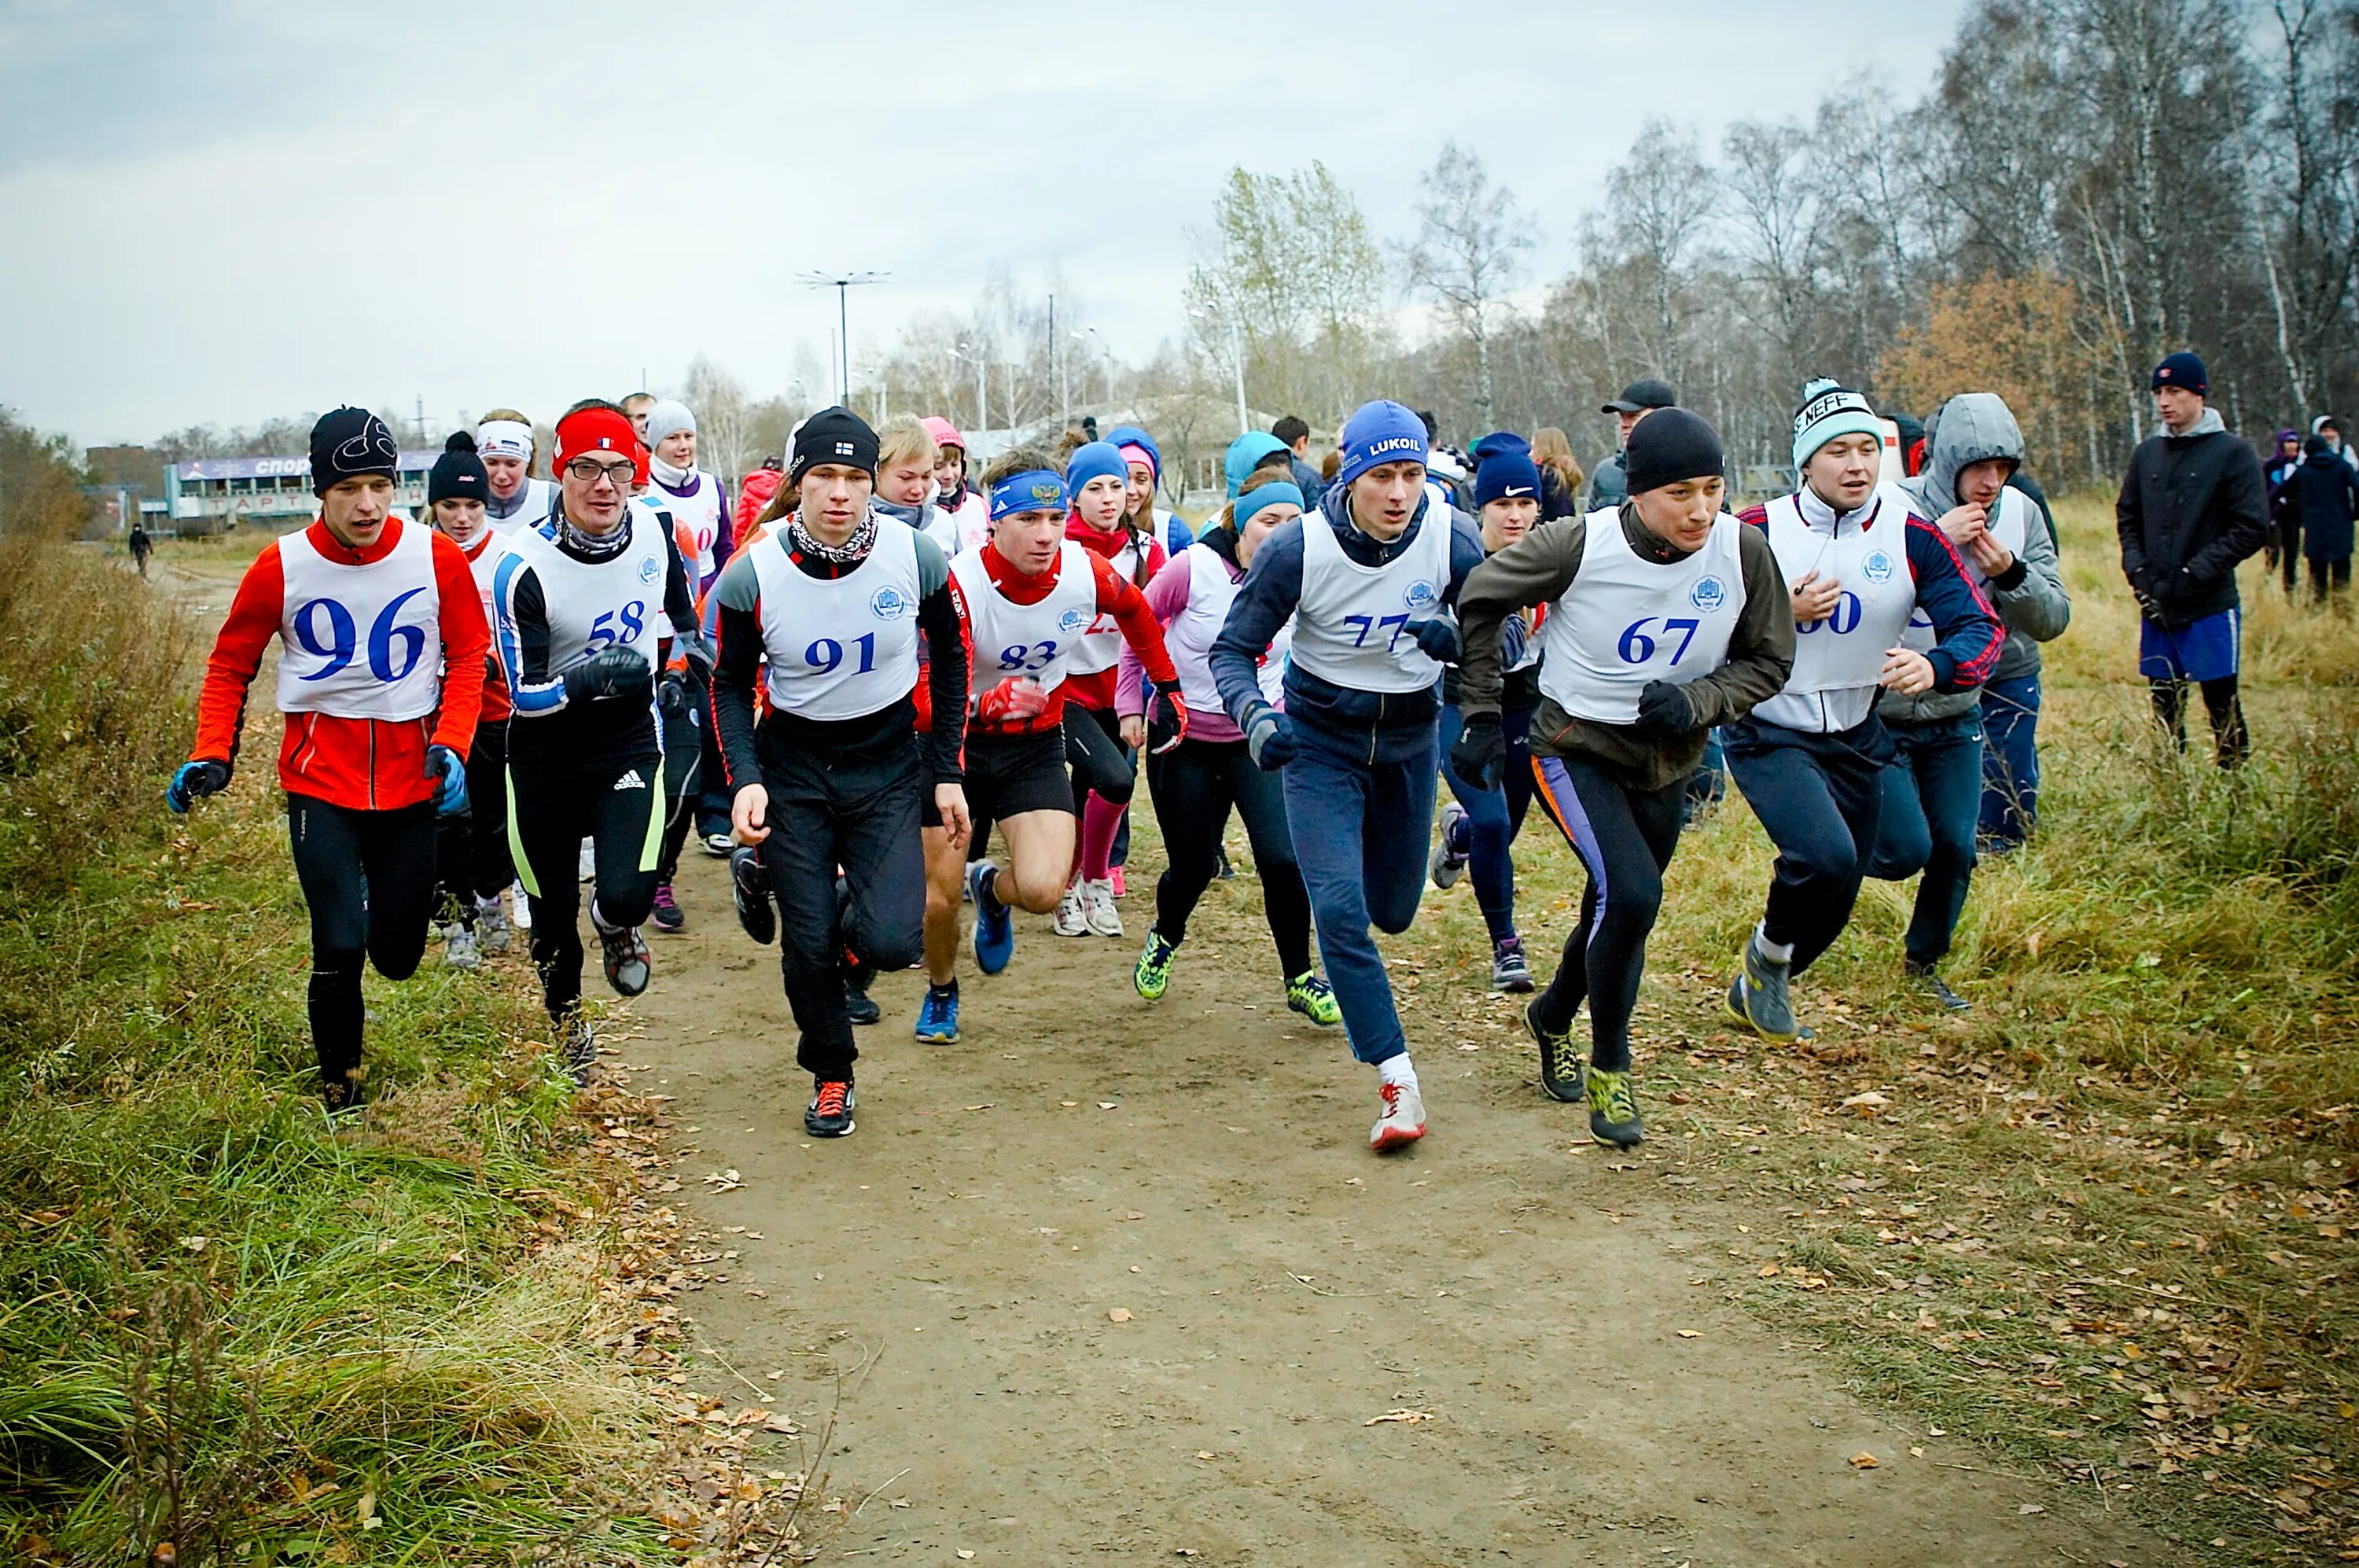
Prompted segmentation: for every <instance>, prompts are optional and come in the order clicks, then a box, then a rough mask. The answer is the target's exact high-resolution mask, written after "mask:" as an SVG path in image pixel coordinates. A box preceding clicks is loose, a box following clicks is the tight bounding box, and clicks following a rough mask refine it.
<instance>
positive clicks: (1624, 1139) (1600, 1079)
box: [1589, 1067, 1647, 1149]
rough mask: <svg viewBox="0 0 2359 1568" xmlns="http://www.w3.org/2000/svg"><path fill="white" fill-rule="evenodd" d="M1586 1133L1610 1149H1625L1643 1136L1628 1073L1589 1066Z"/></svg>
mask: <svg viewBox="0 0 2359 1568" xmlns="http://www.w3.org/2000/svg"><path fill="white" fill-rule="evenodd" d="M1589 1136H1590V1137H1592V1138H1595V1139H1596V1140H1597V1141H1598V1142H1600V1143H1602V1144H1605V1145H1607V1146H1608V1147H1610V1148H1614V1149H1628V1148H1631V1147H1632V1146H1634V1145H1635V1144H1636V1143H1637V1142H1638V1141H1639V1140H1640V1139H1642V1138H1645V1137H1646V1136H1647V1124H1646V1123H1644V1122H1642V1121H1640V1120H1639V1119H1638V1102H1637V1101H1636V1099H1634V1098H1632V1097H1631V1094H1630V1074H1629V1073H1609V1072H1607V1071H1606V1070H1605V1069H1604V1068H1603V1067H1592V1068H1591V1069H1590V1070H1589Z"/></svg>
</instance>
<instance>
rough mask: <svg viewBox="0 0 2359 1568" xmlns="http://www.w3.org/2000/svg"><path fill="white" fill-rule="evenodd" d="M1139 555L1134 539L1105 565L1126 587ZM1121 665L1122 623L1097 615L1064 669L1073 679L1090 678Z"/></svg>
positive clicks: (1131, 577)
mask: <svg viewBox="0 0 2359 1568" xmlns="http://www.w3.org/2000/svg"><path fill="white" fill-rule="evenodd" d="M1084 548H1087V547H1084ZM1141 553H1142V552H1141V550H1139V546H1138V539H1136V537H1134V538H1132V539H1125V541H1124V542H1123V547H1122V548H1121V549H1120V550H1115V551H1114V554H1113V555H1111V556H1109V557H1107V558H1106V564H1107V565H1108V566H1111V567H1113V568H1114V575H1115V576H1116V577H1119V578H1121V579H1122V580H1123V581H1124V582H1125V583H1129V582H1131V581H1132V580H1133V575H1134V573H1136V572H1137V571H1138V562H1139V558H1140V555H1141ZM1121 661H1122V623H1121V622H1120V621H1117V620H1115V619H1114V616H1113V615H1111V614H1108V615H1100V616H1099V617H1098V618H1097V619H1096V620H1095V621H1093V622H1092V623H1091V624H1090V629H1089V630H1088V631H1085V632H1083V633H1082V641H1081V646H1080V647H1078V648H1074V649H1073V658H1072V662H1071V663H1070V664H1068V665H1067V666H1066V667H1065V668H1066V669H1067V670H1069V671H1071V673H1073V674H1075V675H1094V674H1096V673H1097V672H1098V671H1099V670H1112V669H1113V668H1114V666H1115V665H1116V664H1118V663H1120V662H1121Z"/></svg>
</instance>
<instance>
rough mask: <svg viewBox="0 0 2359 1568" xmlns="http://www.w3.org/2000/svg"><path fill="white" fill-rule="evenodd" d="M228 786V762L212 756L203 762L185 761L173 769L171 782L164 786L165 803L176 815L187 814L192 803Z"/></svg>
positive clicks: (215, 793) (219, 791) (217, 792)
mask: <svg viewBox="0 0 2359 1568" xmlns="http://www.w3.org/2000/svg"><path fill="white" fill-rule="evenodd" d="M228 788H229V764H228V763H226V762H215V761H213V760H212V759H211V758H210V757H209V758H207V759H206V760H204V761H202V762H183V763H182V764H180V766H179V768H176V769H174V770H173V773H172V781H171V783H169V784H168V785H166V786H165V787H164V804H166V805H168V806H169V807H171V808H172V814H173V815H174V816H186V815H187V814H188V811H189V808H190V806H191V805H193V804H195V803H196V802H197V801H199V800H202V799H204V797H206V796H207V795H218V794H220V793H221V792H222V791H223V790H224V789H228Z"/></svg>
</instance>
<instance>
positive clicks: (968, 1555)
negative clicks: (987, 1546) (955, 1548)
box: [959, 1548, 974, 1563]
mask: <svg viewBox="0 0 2359 1568" xmlns="http://www.w3.org/2000/svg"><path fill="white" fill-rule="evenodd" d="M959 1561H960V1562H962V1563H972V1562H973V1561H974V1553H973V1552H969V1551H966V1550H965V1549H964V1548H961V1549H960V1551H959Z"/></svg>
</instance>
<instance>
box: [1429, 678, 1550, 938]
mask: <svg viewBox="0 0 2359 1568" xmlns="http://www.w3.org/2000/svg"><path fill="white" fill-rule="evenodd" d="M1531 728H1532V712H1531V710H1530V709H1528V708H1527V709H1524V710H1522V711H1520V712H1517V713H1501V714H1500V715H1499V729H1500V733H1502V734H1503V735H1506V737H1507V769H1506V773H1505V774H1504V775H1502V776H1501V779H1500V784H1499V788H1497V789H1476V788H1474V786H1473V785H1472V784H1469V783H1468V782H1466V780H1464V779H1461V778H1460V777H1458V775H1457V773H1456V772H1455V771H1453V770H1452V769H1451V766H1450V764H1449V762H1448V761H1447V760H1446V759H1447V758H1448V757H1449V756H1450V748H1451V746H1456V745H1457V744H1458V737H1459V736H1460V735H1464V734H1465V733H1466V721H1465V719H1464V718H1463V717H1462V716H1461V715H1460V713H1459V712H1458V705H1457V704H1456V703H1454V702H1453V703H1451V705H1450V706H1448V707H1446V708H1444V709H1442V710H1441V755H1442V757H1444V758H1445V760H1444V761H1443V763H1442V765H1441V777H1442V778H1443V779H1446V780H1447V781H1448V782H1449V785H1450V792H1451V794H1453V795H1455V796H1457V797H1458V803H1459V804H1460V805H1462V806H1463V807H1465V808H1466V829H1467V833H1468V843H1467V853H1466V860H1467V869H1468V871H1469V873H1470V877H1469V879H1470V880H1471V881H1472V882H1473V884H1474V902H1475V904H1476V905H1477V906H1478V907H1480V908H1481V909H1482V911H1483V923H1484V925H1486V926H1488V927H1490V928H1491V944H1492V945H1493V946H1494V947H1496V946H1497V945H1498V944H1499V943H1501V942H1506V941H1507V940H1508V939H1509V938H1511V937H1513V936H1514V935H1515V934H1516V862H1515V858H1514V856H1513V855H1510V854H1508V848H1509V846H1510V845H1512V844H1514V843H1515V842H1516V835H1517V833H1521V832H1522V831H1523V828H1524V812H1525V811H1527V810H1529V809H1530V807H1531V803H1532V754H1531V750H1530V748H1529V747H1528V746H1527V745H1526V744H1525V737H1526V736H1527V735H1529V734H1530V733H1531Z"/></svg>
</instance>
